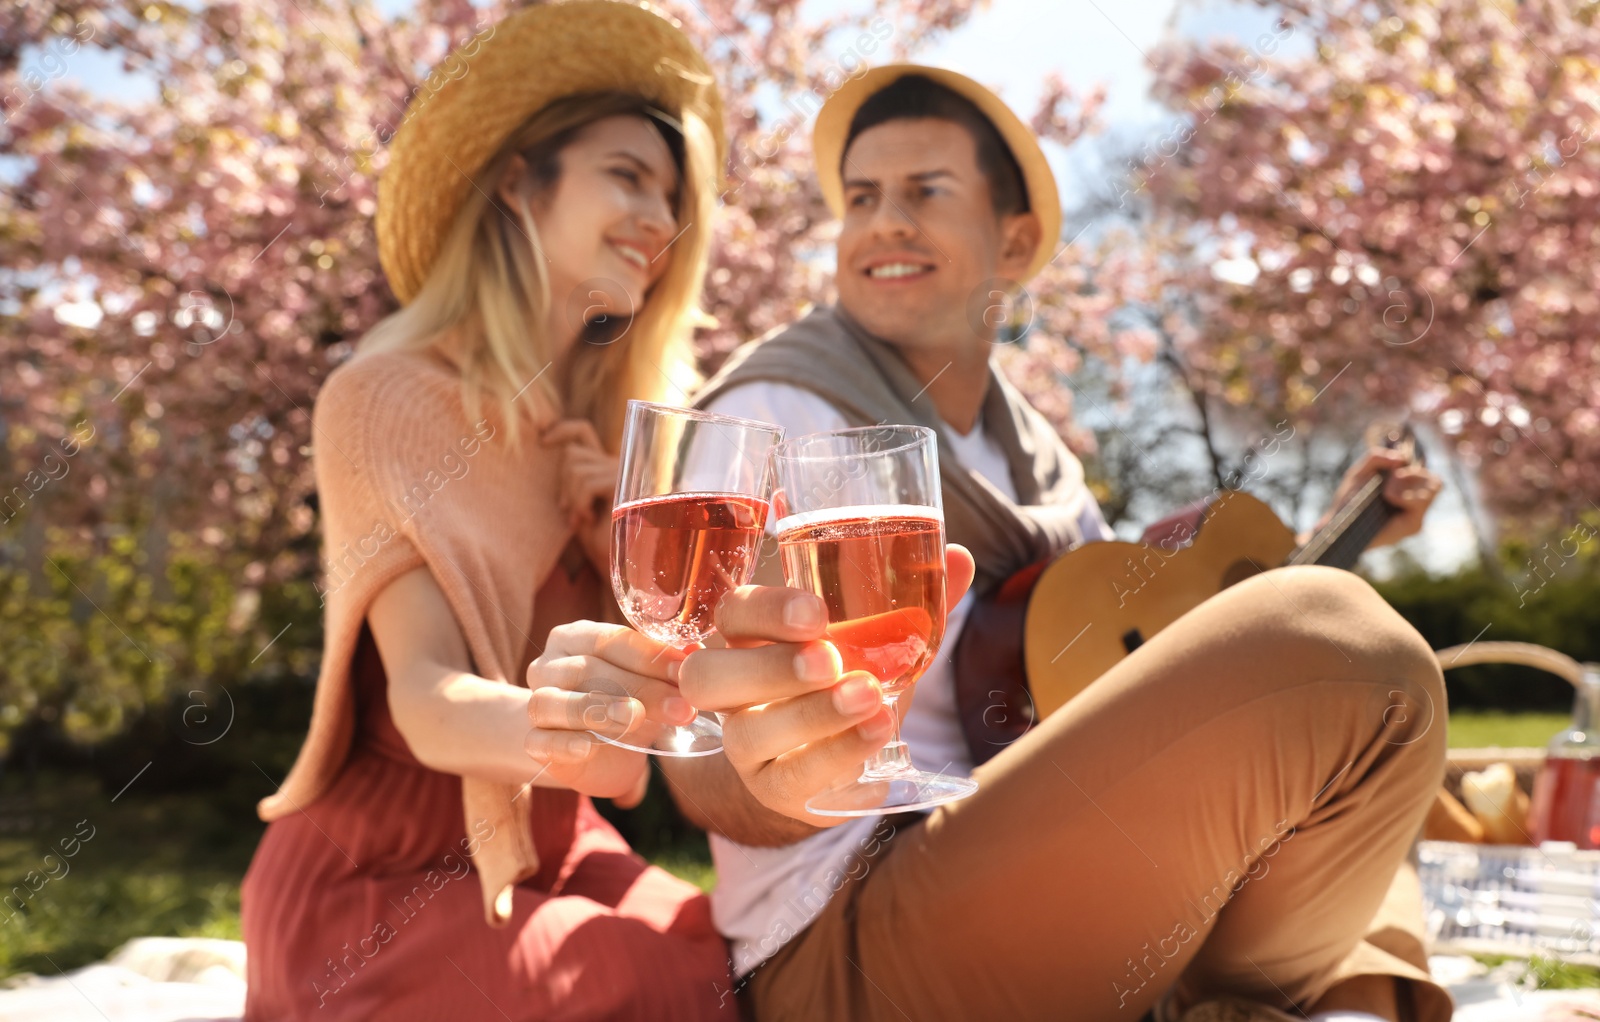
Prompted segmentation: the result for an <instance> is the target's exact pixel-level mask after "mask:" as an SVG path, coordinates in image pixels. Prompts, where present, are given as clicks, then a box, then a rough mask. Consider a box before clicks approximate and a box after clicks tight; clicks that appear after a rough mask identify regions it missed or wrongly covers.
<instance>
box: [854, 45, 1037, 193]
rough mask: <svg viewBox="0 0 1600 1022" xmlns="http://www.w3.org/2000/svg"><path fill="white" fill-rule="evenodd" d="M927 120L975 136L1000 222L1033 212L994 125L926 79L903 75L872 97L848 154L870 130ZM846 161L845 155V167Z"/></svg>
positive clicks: (858, 121)
mask: <svg viewBox="0 0 1600 1022" xmlns="http://www.w3.org/2000/svg"><path fill="white" fill-rule="evenodd" d="M923 118H931V119H933V120H940V121H950V122H952V123H954V124H959V125H961V127H963V128H965V129H966V130H967V134H968V135H971V136H972V141H973V144H974V145H975V146H976V147H977V153H978V169H979V170H981V171H982V172H983V176H984V177H985V178H986V179H988V182H989V197H990V199H991V200H992V201H993V203H994V211H995V214H996V215H997V216H1008V215H1010V214H1012V213H1026V212H1028V190H1027V189H1026V188H1025V187H1023V183H1022V168H1021V167H1020V166H1018V165H1017V158H1016V156H1015V155H1014V154H1013V153H1012V152H1011V147H1010V146H1008V145H1006V142H1005V139H1003V138H1001V137H1000V131H999V129H997V128H996V127H995V126H994V122H993V121H991V120H989V118H987V117H985V116H984V115H983V111H981V110H979V109H978V107H977V105H976V104H974V103H973V102H972V101H971V100H970V99H967V98H966V97H965V96H963V95H961V94H960V93H958V92H956V91H954V90H952V89H949V88H946V87H945V86H943V85H940V84H939V83H938V82H936V81H934V80H933V79H932V78H929V77H927V76H925V75H918V74H909V75H903V76H901V77H899V78H896V79H895V80H894V81H893V82H891V83H890V84H888V85H886V86H884V87H883V88H882V89H880V90H878V91H877V92H875V93H873V94H872V95H871V96H869V97H867V101H866V102H865V103H862V104H861V106H860V108H859V109H857V110H856V115H855V117H854V118H852V119H851V121H850V130H849V132H847V133H846V134H845V139H844V149H843V152H845V153H848V152H849V151H850V144H851V143H852V142H854V141H855V140H856V136H857V135H859V134H861V133H862V132H863V131H866V130H867V129H868V128H875V127H877V126H878V125H880V124H885V123H887V122H889V121H908V120H921V119H923ZM843 159H844V157H843V156H842V155H841V156H840V160H841V162H842V161H843ZM842 169H843V168H842V166H841V170H842Z"/></svg>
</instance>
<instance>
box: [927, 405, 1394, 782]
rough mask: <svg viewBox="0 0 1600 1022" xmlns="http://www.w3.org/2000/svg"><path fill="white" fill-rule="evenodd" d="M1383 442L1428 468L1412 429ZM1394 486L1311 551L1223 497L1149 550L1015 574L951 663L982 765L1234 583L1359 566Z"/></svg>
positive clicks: (1343, 511) (1189, 515)
mask: <svg viewBox="0 0 1600 1022" xmlns="http://www.w3.org/2000/svg"><path fill="white" fill-rule="evenodd" d="M1376 434H1377V435H1375V436H1372V437H1370V440H1371V442H1372V443H1377V444H1381V445H1382V446H1385V447H1389V448H1393V449H1397V450H1402V451H1404V452H1405V453H1406V454H1407V455H1408V456H1409V457H1410V459H1411V463H1412V464H1422V463H1423V462H1422V455H1421V448H1420V445H1418V443H1417V440H1416V436H1415V434H1414V433H1413V432H1412V431H1411V429H1410V427H1408V426H1396V427H1392V428H1388V429H1386V430H1378V431H1376ZM1369 446H1370V444H1369ZM1387 478H1388V474H1387V472H1385V473H1380V474H1379V475H1377V476H1375V477H1373V478H1372V479H1369V480H1368V481H1367V482H1366V483H1365V484H1364V485H1363V486H1362V487H1361V489H1360V490H1358V491H1357V492H1356V493H1355V494H1353V495H1352V496H1351V497H1350V499H1349V500H1347V501H1346V502H1345V504H1344V505H1343V506H1341V507H1340V508H1339V510H1338V511H1337V512H1336V513H1335V514H1334V515H1333V516H1332V518H1330V519H1329V521H1328V522H1327V524H1325V525H1324V526H1322V528H1320V529H1318V530H1317V531H1316V532H1315V533H1314V534H1313V535H1312V536H1311V538H1310V539H1309V540H1308V541H1307V542H1306V543H1305V545H1304V546H1301V545H1299V544H1298V543H1297V541H1296V537H1295V534H1294V531H1293V530H1292V529H1290V528H1289V527H1288V526H1287V525H1285V524H1284V523H1283V522H1282V521H1281V520H1280V519H1279V518H1278V516H1277V515H1276V514H1274V513H1273V512H1272V509H1271V508H1269V507H1268V506H1267V505H1266V504H1265V503H1263V502H1262V501H1260V500H1258V499H1256V498H1255V497H1252V496H1250V495H1249V494H1248V493H1244V492H1243V491H1240V490H1219V491H1218V492H1216V493H1214V494H1212V495H1211V496H1210V497H1208V498H1206V499H1204V500H1201V501H1199V502H1197V503H1195V504H1192V505H1190V506H1189V507H1187V508H1184V509H1183V510H1182V511H1179V512H1178V513H1177V514H1174V515H1172V516H1170V517H1168V518H1166V519H1163V520H1162V521H1160V522H1157V523H1155V524H1154V525H1152V526H1150V528H1148V529H1146V530H1145V533H1144V536H1143V537H1142V540H1143V541H1142V542H1139V543H1125V542H1119V541H1109V542H1096V543H1086V544H1084V545H1082V546H1079V547H1075V548H1073V549H1071V550H1068V551H1067V552H1066V553H1064V554H1062V555H1061V556H1059V557H1057V558H1056V559H1055V560H1053V561H1048V562H1041V563H1040V564H1036V565H1033V566H1031V567H1029V568H1025V569H1023V570H1022V571H1021V572H1018V573H1017V574H1016V575H1014V576H1012V577H1011V578H1010V579H1008V580H1007V581H1006V582H1004V583H1003V584H1002V585H1001V586H999V587H998V588H997V589H996V590H995V591H994V592H993V593H992V594H990V596H989V597H988V598H987V599H981V600H978V601H977V602H976V603H975V604H974V605H973V608H972V611H971V615H970V616H969V617H968V619H967V623H966V625H965V627H964V628H963V629H962V632H961V637H960V639H959V640H958V641H957V644H956V650H955V653H954V655H953V658H952V660H953V663H954V667H955V674H956V689H957V696H956V698H957V704H958V705H959V706H960V707H962V712H963V716H964V717H965V718H966V722H965V727H964V730H965V731H966V734H967V737H968V744H969V745H974V744H977V745H981V746H987V747H986V748H985V747H978V748H972V749H971V752H972V754H973V757H974V761H975V762H980V763H981V762H984V761H985V760H987V759H988V758H990V757H991V756H993V755H994V754H995V753H997V752H999V751H1000V749H1002V748H1004V747H1005V746H1006V745H1009V744H1011V743H1012V742H1014V741H1016V739H1017V738H1019V737H1021V735H1022V734H1023V733H1024V732H1026V731H1027V730H1028V728H1030V727H1031V726H1032V725H1033V724H1034V722H1035V721H1037V720H1040V719H1043V718H1044V717H1045V716H1046V715H1047V714H1050V713H1053V712H1055V711H1056V710H1057V709H1059V708H1060V707H1061V706H1063V705H1064V704H1065V703H1066V702H1067V701H1068V700H1069V699H1071V698H1072V697H1073V696H1075V695H1077V694H1078V693H1079V692H1082V691H1083V690H1084V689H1085V688H1087V687H1088V686H1089V684H1090V683H1091V682H1093V681H1094V680H1095V679H1096V678H1098V677H1100V676H1101V675H1102V674H1104V673H1105V672H1106V671H1108V670H1110V669H1111V668H1112V667H1114V666H1116V665H1117V663H1118V662H1120V661H1121V660H1122V658H1123V657H1125V656H1127V655H1128V654H1129V653H1131V652H1133V651H1134V650H1136V649H1138V648H1139V646H1140V645H1142V644H1143V643H1144V642H1146V641H1147V640H1148V639H1149V638H1150V637H1151V636H1153V635H1155V634H1156V633H1157V632H1159V631H1161V629H1163V628H1165V627H1166V626H1167V625H1169V624H1171V623H1172V622H1173V621H1176V620H1177V619H1178V618H1180V617H1182V616H1183V615H1184V614H1186V613H1188V612H1189V611H1190V610H1192V609H1194V608H1195V607H1197V606H1199V605H1200V604H1201V603H1203V602H1205V601H1206V600H1207V599H1209V598H1210V597H1212V596H1214V595H1216V594H1217V593H1219V592H1221V591H1222V590H1224V589H1226V588H1227V587H1229V586H1231V585H1233V584H1234V583H1236V582H1240V581H1242V580H1244V579H1246V578H1249V577H1250V576H1252V575H1258V574H1260V573H1261V572H1263V571H1266V570H1267V569H1268V568H1271V567H1277V566H1281V565H1291V564H1322V565H1328V566H1331V567H1336V568H1344V569H1349V568H1351V567H1353V566H1354V565H1355V563H1356V561H1357V559H1358V558H1359V557H1360V556H1361V553H1362V551H1364V550H1365V549H1366V548H1367V546H1368V544H1370V543H1371V542H1372V539H1373V537H1374V536H1376V535H1377V534H1378V532H1379V531H1380V530H1381V529H1382V528H1383V526H1384V524H1385V523H1386V522H1388V521H1389V519H1390V518H1392V517H1393V516H1394V515H1395V514H1397V513H1398V512H1397V510H1396V509H1395V508H1394V507H1393V505H1391V504H1389V503H1388V502H1387V501H1385V500H1384V499H1383V486H1384V483H1385V481H1386V480H1387ZM980 716H981V719H979V717H980Z"/></svg>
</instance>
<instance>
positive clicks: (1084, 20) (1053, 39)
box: [0, 0, 1476, 574]
mask: <svg viewBox="0 0 1600 1022" xmlns="http://www.w3.org/2000/svg"><path fill="white" fill-rule="evenodd" d="M685 2H686V3H688V4H689V5H690V6H691V7H693V6H694V5H695V2H696V0H685ZM808 5H809V6H808V10H809V11H815V12H818V13H827V12H829V11H832V10H839V9H848V8H849V5H850V4H849V0H808ZM378 6H379V8H380V9H382V10H383V11H384V12H385V13H387V14H393V13H396V12H398V11H400V10H403V9H405V8H408V7H410V6H411V5H410V2H409V0H378ZM1272 21H1273V15H1272V14H1270V13H1268V12H1267V11H1265V10H1262V9H1261V8H1259V7H1257V6H1255V5H1252V4H1243V3H1232V2H1224V0H992V2H991V3H989V4H988V5H987V6H986V7H984V8H981V9H980V10H979V11H977V12H976V13H975V14H974V15H973V16H972V17H971V18H970V19H969V20H968V21H967V22H966V23H965V24H963V25H962V26H961V27H960V28H959V29H957V30H956V31H954V32H952V33H950V34H949V35H948V36H947V37H945V38H943V39H942V40H940V41H938V42H937V43H936V44H935V45H933V46H932V47H931V48H929V49H928V50H927V51H926V52H923V53H919V54H917V55H916V58H915V59H917V60H918V61H921V62H925V63H931V64H939V65H943V66H947V67H951V68H953V69H955V70H958V71H961V72H963V73H965V74H967V75H969V76H971V77H973V78H975V79H977V80H979V81H981V82H983V83H985V84H987V85H989V86H990V87H992V88H994V89H996V90H997V91H998V92H999V93H1000V95H1001V96H1002V97H1003V98H1004V99H1005V100H1006V101H1007V102H1008V103H1009V104H1010V105H1011V106H1012V107H1013V108H1014V109H1016V110H1017V111H1018V112H1019V113H1021V114H1022V115H1023V116H1025V117H1026V116H1027V115H1028V114H1030V113H1031V112H1032V110H1033V109H1034V106H1035V105H1036V103H1037V102H1038V99H1039V96H1040V94H1041V91H1042V88H1043V83H1044V81H1045V78H1046V76H1047V75H1048V74H1050V73H1051V72H1058V73H1060V74H1061V75H1062V77H1063V78H1065V80H1066V81H1067V82H1068V84H1070V85H1071V86H1072V87H1073V89H1074V90H1075V92H1077V93H1078V94H1079V95H1084V94H1086V93H1088V92H1089V90H1091V89H1092V88H1093V87H1095V86H1096V85H1104V86H1105V88H1106V92H1107V100H1106V105H1105V107H1104V108H1103V109H1102V111H1101V120H1102V121H1103V122H1104V123H1105V124H1106V125H1107V127H1108V130H1109V131H1110V132H1112V133H1114V134H1116V135H1117V136H1119V137H1122V138H1125V139H1128V140H1131V141H1134V142H1136V143H1139V142H1143V141H1154V140H1156V139H1158V138H1160V137H1161V135H1162V134H1163V133H1164V131H1165V130H1166V128H1167V127H1168V126H1169V125H1170V124H1171V123H1172V118H1173V115H1172V114H1171V112H1170V111H1166V110H1164V108H1162V107H1160V106H1159V105H1158V104H1156V103H1154V102H1152V101H1151V99H1150V98H1149V90H1150V84H1151V80H1152V75H1151V71H1150V68H1149V66H1148V64H1147V55H1148V54H1150V53H1152V52H1154V49H1155V47H1156V45H1157V44H1158V43H1159V42H1160V41H1161V40H1162V39H1163V38H1165V37H1166V36H1167V35H1168V34H1169V33H1173V32H1176V33H1178V34H1180V35H1182V36H1185V37H1188V38H1210V37H1223V38H1228V37H1231V38H1234V39H1237V40H1240V41H1241V42H1244V43H1245V44H1246V45H1248V44H1249V42H1250V41H1251V40H1253V39H1255V38H1256V37H1257V36H1259V35H1260V34H1261V33H1262V32H1263V31H1266V30H1267V29H1268V27H1269V26H1270V25H1271V24H1272ZM1308 43H1309V41H1308V40H1291V42H1290V46H1293V45H1296V44H1299V45H1307V44H1308ZM1280 52H1282V51H1280ZM1290 52H1292V50H1291V51H1290ZM23 63H24V64H27V63H28V59H27V55H26V54H25V55H24V60H23ZM67 76H68V77H73V78H77V79H78V80H79V81H81V82H82V83H83V84H84V85H85V86H86V87H88V88H91V89H94V90H96V91H104V92H106V93H108V94H116V95H119V96H121V97H123V98H124V99H128V100H135V99H137V98H139V97H151V96H153V95H154V86H153V85H152V84H151V83H150V82H149V81H147V80H145V79H142V78H139V77H137V76H129V75H127V74H124V73H123V72H122V70H121V67H120V61H119V60H118V59H117V58H115V57H111V56H109V55H106V54H105V53H104V52H103V51H100V50H97V49H93V48H85V49H83V50H80V51H79V52H78V53H76V54H75V55H74V56H73V58H72V61H71V64H70V66H69V67H68V69H67ZM775 102H781V97H778V98H777V99H776V100H775ZM1047 151H1048V155H1049V158H1050V162H1051V166H1052V167H1053V169H1054V170H1055V172H1056V175H1057V178H1058V181H1059V183H1060V188H1061V196H1062V202H1063V205H1064V206H1066V207H1067V208H1068V209H1069V210H1070V209H1071V208H1072V207H1073V206H1074V205H1075V204H1076V203H1077V202H1079V201H1081V200H1082V199H1083V198H1084V197H1085V194H1086V192H1087V191H1088V190H1090V189H1092V188H1094V187H1095V186H1097V185H1099V184H1102V183H1103V181H1104V180H1106V179H1108V178H1109V177H1110V176H1111V175H1113V174H1115V173H1117V170H1116V168H1115V167H1107V166H1105V165H1104V164H1103V162H1102V161H1101V160H1100V159H1099V158H1098V157H1097V152H1098V148H1097V144H1096V142H1095V141H1094V140H1092V139H1091V140H1087V141H1085V142H1083V143H1080V144H1078V145H1075V146H1073V147H1072V148H1071V149H1067V150H1063V149H1061V148H1060V147H1056V146H1049V147H1047ZM6 177H7V168H5V167H3V166H0V179H5V178H6ZM1070 231H1071V225H1070V224H1069V225H1068V232H1069V233H1070ZM1466 506H1467V505H1466V502H1465V501H1464V500H1463V499H1462V495H1461V493H1460V491H1459V489H1457V488H1456V487H1455V485H1454V481H1453V480H1449V479H1447V483H1446V489H1445V492H1444V494H1442V495H1441V497H1440V498H1439V500H1438V503H1437V505H1436V506H1435V508H1434V509H1433V510H1432V512H1430V514H1429V517H1428V528H1427V531H1426V532H1425V534H1424V535H1423V536H1420V537H1418V538H1416V539H1413V540H1409V541H1407V542H1406V543H1404V544H1402V546H1401V549H1403V550H1405V552H1406V553H1408V554H1409V555H1410V556H1412V557H1413V558H1415V559H1416V560H1418V561H1420V562H1421V563H1423V564H1424V565H1425V566H1427V567H1428V568H1430V569H1432V570H1437V571H1447V570H1450V569H1451V568H1453V567H1455V566H1456V565H1458V564H1460V563H1462V562H1464V561H1466V560H1469V559H1471V558H1473V557H1475V556H1476V550H1475V542H1474V539H1473V535H1472V531H1471V526H1470V521H1469V519H1468V518H1467V513H1466ZM1297 524H1300V525H1302V526H1303V525H1305V524H1309V523H1297ZM1367 566H1368V567H1369V568H1370V569H1372V570H1374V571H1376V572H1378V573H1380V574H1382V573H1385V572H1386V571H1387V570H1388V569H1389V567H1390V566H1391V555H1389V554H1386V553H1384V552H1381V551H1380V552H1377V553H1375V554H1371V555H1369V558H1368V561H1367Z"/></svg>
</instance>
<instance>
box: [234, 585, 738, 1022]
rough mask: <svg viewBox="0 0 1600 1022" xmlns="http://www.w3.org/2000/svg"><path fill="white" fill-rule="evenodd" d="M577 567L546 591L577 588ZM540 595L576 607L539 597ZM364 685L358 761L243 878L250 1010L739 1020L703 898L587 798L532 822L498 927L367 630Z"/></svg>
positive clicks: (271, 831) (357, 682) (457, 812)
mask: <svg viewBox="0 0 1600 1022" xmlns="http://www.w3.org/2000/svg"><path fill="white" fill-rule="evenodd" d="M564 574H565V572H564V571H563V570H562V569H561V568H557V569H556V570H555V571H553V572H552V573H551V575H552V578H551V580H550V582H549V583H547V587H546V588H547V589H550V588H560V587H561V586H562V585H563V584H567V585H568V586H569V588H570V587H571V585H572V580H571V579H563V578H562V576H563V575H564ZM567 595H568V596H575V595H577V594H575V593H569V594H567ZM552 597H554V598H552ZM535 606H536V607H543V608H551V607H564V608H566V611H567V614H568V615H569V616H570V614H571V608H572V607H573V606H574V604H573V602H571V600H570V599H568V600H563V599H562V598H561V597H560V596H558V595H557V594H555V593H548V592H546V591H541V593H540V596H539V599H538V600H536V601H535ZM541 616H542V615H541ZM538 627H540V622H537V621H536V622H535V628H536V629H537V628H538ZM548 631H549V625H548V624H545V625H543V632H544V633H548ZM533 634H534V635H536V636H539V635H541V634H542V633H541V632H540V631H537V630H536V631H534V632H533ZM351 679H352V684H353V685H354V688H355V691H356V700H357V709H356V721H357V724H356V735H355V739H354V742H353V747H352V749H351V753H350V757H349V759H348V760H347V761H346V763H345V765H344V768H343V769H342V771H341V772H340V774H339V776H338V778H337V779H336V780H335V781H334V783H333V785H332V787H331V788H330V789H329V791H328V792H327V793H326V794H324V795H323V796H322V797H321V798H319V799H317V800H316V802H315V803H313V804H312V805H310V806H308V807H306V809H305V810H304V811H303V812H299V813H294V814H291V815H289V816H286V817H283V818H282V819H279V820H275V821H273V822H272V823H270V824H268V826H267V830H266V833H265V834H264V835H263V837H262V839H261V844H260V846H259V847H258V848H257V849H256V854H255V858H254V859H253V860H252V861H251V863H250V869H249V871H248V873H246V875H245V878H244V886H243V889H242V891H241V902H242V912H241V916H242V919H241V922H242V926H243V930H244V939H245V944H246V945H247V947H248V951H249V955H248V969H249V986H248V994H247V1000H246V1004H245V1014H244V1017H245V1022H269V1020H270V1022H283V1020H290V1019H296V1020H297V1019H306V1020H317V1022H334V1020H338V1019H363V1020H365V1019H383V1020H385V1022H404V1020H409V1019H417V1020H429V1022H434V1020H457V1019H461V1020H477V1019H482V1020H485V1022H502V1020H514V1022H522V1020H530V1022H531V1020H535V1019H537V1020H541V1022H555V1020H568V1019H572V1020H576V1019H705V1018H718V1019H736V1018H737V1017H738V1008H737V1006H736V1003H735V1001H734V998H733V997H732V996H731V995H728V994H726V991H727V990H728V989H729V987H730V985H731V984H730V980H729V978H728V964H727V963H728V952H727V943H726V941H724V939H723V938H722V937H721V936H720V935H719V934H718V933H717V931H716V929H715V927H714V926H713V925H712V923H711V911H710V907H709V903H708V902H707V900H706V898H705V896H704V895H703V894H701V893H700V891H699V890H698V889H697V888H695V887H693V886H692V885H690V884H687V883H685V882H683V881H681V880H679V879H677V878H676V877H673V876H672V875H670V874H668V873H666V872H664V871H662V870H660V869H658V868H656V867H654V866H649V865H647V864H646V863H645V862H644V860H642V859H640V858H639V857H638V856H637V855H635V854H634V853H633V852H632V850H631V849H630V848H629V847H628V845H627V843H626V842H625V841H623V839H622V837H621V835H619V834H618V833H617V832H616V830H615V829H614V828H613V827H612V826H611V825H610V824H609V823H607V822H606V821H605V820H604V819H603V818H602V817H601V816H600V814H599V813H598V812H597V811H596V810H595V808H594V806H593V805H592V804H591V803H590V802H589V800H588V799H587V798H579V799H577V800H575V808H574V810H573V813H572V815H570V816H568V817H567V818H565V819H536V820H535V823H534V840H535V842H536V847H537V848H538V850H539V856H540V863H541V867H540V871H539V873H538V875H537V876H534V877H532V878H530V879H528V880H525V881H523V882H522V883H521V884H519V885H517V887H516V888H515V889H514V893H513V898H514V909H513V913H512V917H511V921H510V922H509V923H508V924H507V925H506V926H505V927H504V928H503V929H494V928H492V927H490V926H489V925H488V923H486V922H485V921H484V917H483V900H482V894H481V892H480V890H479V882H478V877H477V873H476V871H475V870H473V869H472V868H471V862H470V860H469V859H468V858H467V857H466V855H464V854H463V850H464V849H466V848H468V847H469V846H470V847H475V846H474V845H472V842H473V835H469V834H468V832H467V827H466V825H465V823H464V821H463V816H462V805H461V779H460V778H459V777H457V776H456V775H454V774H446V773H440V772H439V771H436V770H431V769H429V768H427V767H425V766H423V765H421V764H420V763H419V762H417V759H416V757H415V756H413V755H412V754H411V750H410V748H409V747H407V745H406V743H405V740H404V739H403V738H402V737H401V736H400V733H399V731H398V730H396V728H395V726H394V721H393V719H392V718H391V717H390V715H389V704H388V698H387V680H386V678H385V675H384V672H383V665H382V662H381V661H380V660H379V657H378V650H377V646H376V644H375V643H374V642H373V640H372V635H371V633H370V631H369V630H368V628H367V626H366V625H362V629H361V639H360V642H359V645H358V647H357V651H356V654H355V661H354V663H353V665H352V673H351ZM478 837H480V838H483V839H485V840H486V839H488V838H487V836H485V835H478Z"/></svg>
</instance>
